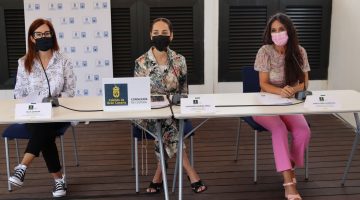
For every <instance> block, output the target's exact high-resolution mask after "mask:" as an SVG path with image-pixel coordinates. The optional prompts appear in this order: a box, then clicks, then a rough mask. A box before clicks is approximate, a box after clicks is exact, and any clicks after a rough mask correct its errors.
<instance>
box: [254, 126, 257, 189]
mask: <svg viewBox="0 0 360 200" xmlns="http://www.w3.org/2000/svg"><path fill="white" fill-rule="evenodd" d="M254 135H255V137H254V138H255V139H254V183H255V184H256V183H257V145H258V131H257V130H255V131H254Z"/></svg>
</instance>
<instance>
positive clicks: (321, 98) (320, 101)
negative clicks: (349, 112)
mask: <svg viewBox="0 0 360 200" xmlns="http://www.w3.org/2000/svg"><path fill="white" fill-rule="evenodd" d="M304 107H305V108H308V109H310V110H319V109H320V110H324V109H328V108H331V109H334V108H335V109H339V108H341V103H340V102H339V100H338V99H336V97H335V96H329V95H321V94H320V95H309V96H307V97H306V100H305V103H304Z"/></svg>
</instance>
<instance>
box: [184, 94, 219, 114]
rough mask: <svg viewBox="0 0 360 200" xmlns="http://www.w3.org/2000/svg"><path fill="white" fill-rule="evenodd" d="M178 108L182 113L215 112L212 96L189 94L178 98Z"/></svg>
mask: <svg viewBox="0 0 360 200" xmlns="http://www.w3.org/2000/svg"><path fill="white" fill-rule="evenodd" d="M180 102H181V103H180V109H181V113H183V114H185V113H186V114H191V113H215V100H214V98H213V96H211V95H209V96H207V95H201V97H200V96H189V97H188V98H181V99H180Z"/></svg>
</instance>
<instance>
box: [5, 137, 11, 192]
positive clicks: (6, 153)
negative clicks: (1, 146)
mask: <svg viewBox="0 0 360 200" xmlns="http://www.w3.org/2000/svg"><path fill="white" fill-rule="evenodd" d="M4 139H5V156H6V173H7V177H8V178H7V179H8V180H9V178H10V157H9V143H8V138H4ZM7 183H8V190H9V192H11V191H12V189H11V184H10V182H9V181H7Z"/></svg>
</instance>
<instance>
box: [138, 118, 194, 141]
mask: <svg viewBox="0 0 360 200" xmlns="http://www.w3.org/2000/svg"><path fill="white" fill-rule="evenodd" d="M192 129H193V126H192V123H191V121H190V120H185V124H184V135H186V134H187V133H189V132H190V131H192ZM132 131H133V136H134V137H136V138H138V140H141V139H142V130H141V129H140V128H139V127H137V126H135V125H133V124H132ZM193 134H195V133H192V135H193ZM145 138H146V139H151V140H153V139H154V138H153V137H152V136H151V135H150V134H145Z"/></svg>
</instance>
